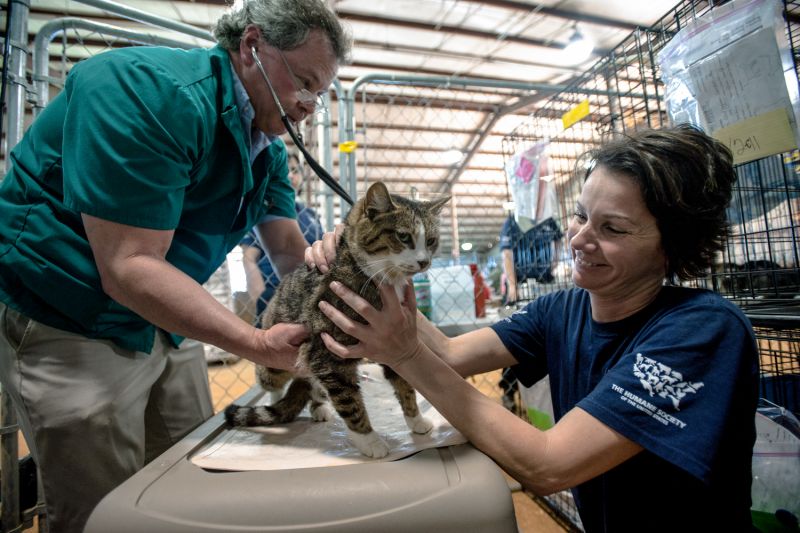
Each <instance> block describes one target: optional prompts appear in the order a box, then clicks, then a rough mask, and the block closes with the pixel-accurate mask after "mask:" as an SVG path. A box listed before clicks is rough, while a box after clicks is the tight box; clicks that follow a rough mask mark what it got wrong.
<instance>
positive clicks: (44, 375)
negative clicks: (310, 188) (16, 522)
mask: <svg viewBox="0 0 800 533" xmlns="http://www.w3.org/2000/svg"><path fill="white" fill-rule="evenodd" d="M214 35H215V36H216V38H217V40H218V44H217V45H216V46H214V47H213V48H209V49H205V48H196V49H192V50H180V49H172V48H161V47H131V48H124V49H117V50H113V51H109V52H106V53H103V54H99V55H97V56H94V57H91V58H89V59H86V60H84V61H82V62H80V63H78V64H77V65H75V66H74V67H73V68H72V71H71V72H70V74H69V76H68V78H67V81H66V84H65V87H64V90H63V91H62V92H61V93H60V94H59V95H58V96H57V97H56V98H55V99H54V100H53V101H52V102H51V103H50V105H48V106H47V108H46V109H45V110H44V111H43V112H42V113H41V115H39V116H38V117H37V119H36V120H35V121H34V123H33V124H32V125H31V127H30V129H29V130H28V131H27V133H26V134H25V136H24V138H23V139H22V141H21V142H20V143H19V145H18V146H17V147H16V148H14V150H13V151H12V152H11V154H10V164H11V165H10V169H9V172H8V174H7V175H6V177H5V178H4V180H3V182H2V185H0V210H2V212H3V215H4V223H3V224H2V225H1V226H0V243H2V244H0V247H2V248H1V249H0V301H2V304H0V321H2V328H0V331H2V333H0V379H2V385H3V390H4V391H5V392H8V393H9V394H10V395H11V397H12V399H13V400H14V403H15V406H16V408H17V411H18V413H19V415H20V417H19V418H20V423H21V427H22V429H23V433H24V435H25V439H26V441H27V442H28V445H29V446H30V448H31V450H32V452H33V454H34V456H35V459H36V463H37V464H38V466H39V468H40V473H41V479H42V482H43V492H44V500H45V504H46V511H47V521H48V525H49V528H50V530H51V531H56V532H58V533H72V532H80V531H82V530H83V527H84V524H85V523H86V521H87V519H88V517H89V514H90V512H91V511H92V509H93V508H94V506H95V505H96V504H97V503H98V502H99V501H100V499H101V498H102V497H103V496H105V495H106V494H107V493H108V492H110V491H111V490H112V489H113V488H114V487H116V486H117V485H119V484H120V483H122V482H123V481H124V480H125V479H126V478H128V477H129V476H131V475H132V474H134V473H135V472H136V471H137V470H139V469H140V468H142V466H143V465H144V464H145V463H147V462H148V461H150V460H151V459H153V458H155V457H156V456H158V455H159V454H161V452H163V451H165V450H166V449H167V448H168V447H169V446H171V445H172V444H173V443H175V442H177V441H178V440H179V439H181V438H182V437H183V436H184V435H186V434H187V433H188V432H189V431H191V430H192V429H193V428H195V427H196V426H198V425H199V424H200V423H202V422H203V421H204V420H206V419H207V418H208V417H209V416H211V414H212V404H211V399H210V394H209V387H208V376H207V371H206V364H205V359H204V354H203V346H202V344H200V342H198V341H201V342H205V343H210V344H213V345H215V346H217V347H219V348H220V349H222V350H224V351H227V352H230V353H233V354H236V355H239V356H242V357H245V358H247V359H250V360H252V361H254V362H256V363H259V364H262V365H267V366H270V367H275V368H284V369H291V368H293V367H294V365H295V362H296V358H297V347H298V345H299V343H300V342H302V340H303V339H304V338H305V337H306V336H307V334H308V333H307V329H306V328H305V327H304V326H302V325H298V324H278V325H276V326H274V327H272V328H269V329H267V330H262V329H258V328H255V327H253V326H251V325H249V324H246V323H245V322H244V321H242V320H241V319H239V318H238V317H237V316H236V315H235V314H234V313H233V312H231V311H229V310H228V309H227V308H225V307H224V306H223V305H222V304H221V303H219V302H218V301H216V300H215V299H214V298H213V297H212V296H211V295H210V294H209V293H208V292H207V291H206V290H204V289H203V287H202V285H201V284H202V283H203V282H205V281H206V280H207V279H208V277H209V276H210V275H211V274H212V273H213V272H214V271H215V270H216V269H217V268H218V267H219V265H220V264H221V263H222V262H223V261H224V260H225V257H226V254H227V253H228V252H229V251H230V250H231V249H232V248H234V247H235V246H236V245H237V244H238V243H239V241H240V240H241V238H242V236H244V234H245V233H246V232H247V231H248V230H250V229H251V228H252V227H253V225H254V224H256V223H257V222H259V221H261V220H265V221H264V222H263V223H261V224H259V227H258V232H259V234H260V238H261V242H262V243H264V245H265V246H266V247H267V249H268V250H269V254H270V258H271V259H272V262H273V265H275V268H276V270H277V271H278V272H279V273H286V272H289V271H290V270H292V269H294V268H295V267H296V266H297V265H298V264H302V259H303V250H304V248H305V247H306V242H305V240H304V239H303V236H302V234H301V232H300V228H299V226H298V224H297V221H296V220H295V217H296V214H295V209H294V196H295V195H294V190H293V189H292V186H291V184H290V182H289V179H288V177H287V173H288V172H287V171H288V169H287V163H286V147H285V145H284V144H283V142H282V141H281V140H280V139H279V138H278V136H279V135H282V134H283V133H285V131H286V127H285V125H284V123H283V122H282V120H281V115H280V113H279V106H278V104H277V102H280V103H281V104H282V107H283V108H284V109H285V110H286V113H287V115H288V118H289V120H290V121H292V122H295V123H297V122H300V121H302V120H303V119H305V118H306V117H307V116H309V115H310V114H312V113H314V111H315V109H316V107H317V105H318V103H319V101H320V95H322V94H324V93H326V92H327V91H328V89H329V86H330V84H331V82H332V80H333V79H334V77H335V76H336V73H337V70H338V66H339V65H340V64H342V63H344V62H345V61H346V60H347V56H348V55H349V50H350V46H351V40H350V37H349V36H348V35H347V32H346V31H345V29H344V28H343V26H342V24H341V22H340V21H339V20H338V19H337V18H336V15H335V14H334V13H333V12H332V11H331V10H330V9H329V8H328V7H327V6H326V5H325V2H323V1H322V0H249V1H247V2H245V3H244V4H243V5H242V6H241V7H239V8H232V9H231V10H230V11H229V12H227V13H226V14H224V15H223V16H222V17H221V18H220V19H219V21H218V23H217V24H216V27H215V30H214ZM273 90H274V91H273ZM265 215H266V216H268V219H264V217H265ZM184 338H186V339H184ZM189 339H192V340H189Z"/></svg>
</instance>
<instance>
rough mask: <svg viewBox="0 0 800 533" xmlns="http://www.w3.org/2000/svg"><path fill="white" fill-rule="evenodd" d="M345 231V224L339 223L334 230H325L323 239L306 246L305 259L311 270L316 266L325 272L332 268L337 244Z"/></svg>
mask: <svg viewBox="0 0 800 533" xmlns="http://www.w3.org/2000/svg"><path fill="white" fill-rule="evenodd" d="M343 231H344V224H337V225H336V228H334V230H333V231H328V232H325V234H323V235H322V239H320V240H318V241H314V242H313V243H312V244H311V246H309V247H308V248H306V250H305V252H304V257H303V260H304V262H305V264H306V266H307V267H308V268H309V270H311V269H314V268H316V269H318V270H319V271H320V272H322V273H323V274H324V273H326V272H327V271H328V270H330V265H331V264H333V262H334V260H336V245H337V244H339V239H341V238H342V232H343Z"/></svg>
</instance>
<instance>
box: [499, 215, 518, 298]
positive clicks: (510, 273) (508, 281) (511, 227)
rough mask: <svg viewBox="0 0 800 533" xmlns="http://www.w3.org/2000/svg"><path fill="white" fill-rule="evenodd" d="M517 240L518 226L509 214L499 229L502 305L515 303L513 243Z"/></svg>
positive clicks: (515, 279) (515, 278)
mask: <svg viewBox="0 0 800 533" xmlns="http://www.w3.org/2000/svg"><path fill="white" fill-rule="evenodd" d="M518 238H519V226H517V224H516V223H515V222H514V215H513V214H509V215H508V216H507V217H506V219H505V221H504V222H503V227H502V228H501V229H500V254H501V256H502V259H503V263H502V264H503V276H504V278H505V279H504V281H503V285H502V286H503V289H504V290H503V295H504V296H503V305H514V304H515V303H517V271H516V270H515V268H514V243H515V242H516V241H517V239H518Z"/></svg>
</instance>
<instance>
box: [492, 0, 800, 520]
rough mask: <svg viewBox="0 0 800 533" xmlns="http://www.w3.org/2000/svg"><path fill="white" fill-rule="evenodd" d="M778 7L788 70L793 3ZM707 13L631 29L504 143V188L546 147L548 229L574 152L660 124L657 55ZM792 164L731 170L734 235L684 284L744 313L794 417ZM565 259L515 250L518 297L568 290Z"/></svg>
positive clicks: (796, 10) (798, 5) (574, 172)
mask: <svg viewBox="0 0 800 533" xmlns="http://www.w3.org/2000/svg"><path fill="white" fill-rule="evenodd" d="M717 3H722V2H717ZM783 4H784V17H785V19H786V29H787V35H788V37H789V42H790V45H791V50H792V55H793V58H794V66H795V72H796V73H797V72H800V71H798V67H799V66H800V61H798V58H800V2H795V1H787V0H784V2H783ZM713 7H714V2H708V1H699V0H685V1H684V2H682V3H680V4H678V5H677V6H676V7H675V8H673V9H672V10H671V11H670V12H669V13H667V14H666V15H665V16H664V17H663V18H662V19H661V20H660V21H659V22H657V23H656V24H654V25H653V26H652V27H650V28H640V29H637V30H636V31H634V32H633V33H632V34H631V35H630V36H628V37H627V38H626V39H625V40H624V41H623V42H622V43H620V45H618V46H617V47H616V48H614V49H613V50H612V51H611V52H610V53H609V54H608V55H607V56H605V57H603V58H602V59H600V60H599V61H597V62H596V63H595V64H594V65H593V66H592V67H591V68H590V69H589V70H588V71H587V72H585V73H584V74H582V75H581V76H579V77H578V78H577V79H576V80H574V81H573V82H572V83H571V84H570V85H569V86H568V87H567V89H565V90H564V91H561V92H559V93H557V94H555V95H553V96H552V97H550V98H549V99H547V100H546V101H544V102H543V104H542V105H541V107H540V108H539V109H538V110H537V111H536V112H534V113H533V114H532V115H531V117H530V119H529V120H528V121H527V122H526V123H524V124H522V125H521V126H519V127H517V128H516V129H515V130H514V131H513V132H512V133H511V134H510V135H507V136H505V137H504V138H503V141H502V147H503V155H504V159H505V162H506V173H507V177H508V180H509V185H510V186H511V187H512V188H513V186H514V180H515V179H517V176H515V174H514V169H515V168H517V160H516V159H515V158H520V157H524V156H525V154H526V153H528V154H530V153H531V151H532V147H534V146H536V145H537V144H546V146H547V150H546V159H542V158H540V159H539V160H533V164H538V165H540V167H541V168H540V169H539V171H540V172H539V174H538V176H539V180H540V181H546V182H547V183H549V184H550V185H549V186H550V187H553V188H554V191H555V197H556V199H557V202H556V203H557V207H556V208H555V209H554V210H553V213H552V220H551V222H552V224H553V226H552V227H554V228H556V229H558V230H559V231H560V232H564V233H565V232H566V228H567V224H568V222H569V219H570V218H571V215H572V213H573V209H574V206H575V202H576V200H577V198H578V195H579V191H580V186H581V178H580V176H582V171H583V168H581V162H582V160H581V155H582V154H583V153H585V152H586V151H587V150H589V149H591V148H592V147H594V146H596V145H598V144H601V143H602V142H604V141H605V140H607V139H608V138H610V137H611V136H613V135H616V134H624V133H628V132H632V131H636V130H639V129H644V128H659V127H662V126H666V125H667V122H668V118H667V110H666V105H665V100H664V93H665V86H664V83H663V81H662V76H661V71H660V67H659V66H658V64H657V61H656V56H657V54H658V52H659V51H661V50H662V49H663V48H664V47H665V46H666V44H667V43H668V42H669V41H670V40H671V39H672V38H673V37H674V36H675V35H676V34H677V32H678V31H679V30H680V29H681V28H683V27H684V26H686V25H687V23H689V22H691V21H692V20H694V19H695V18H697V17H700V16H702V15H704V14H706V13H708V12H709V11H710V10H711V9H713ZM799 163H800V152H798V151H797V150H795V151H792V152H788V153H784V154H780V155H774V156H770V157H767V158H764V159H760V160H756V161H753V162H750V163H746V164H741V165H737V168H736V170H737V175H738V182H737V184H736V187H735V189H734V198H733V200H732V204H731V206H730V209H729V213H728V214H729V219H730V221H731V224H732V235H731V237H730V238H729V239H728V241H727V243H726V246H725V249H724V250H723V252H722V253H721V254H719V258H718V261H717V263H716V264H715V266H714V268H713V269H712V271H711V272H709V273H708V275H707V276H706V277H704V278H701V279H696V280H692V281H691V282H689V284H690V285H693V286H698V287H705V288H709V289H712V290H715V291H717V292H719V293H720V294H722V295H724V296H725V297H726V298H728V299H730V300H731V301H733V302H734V303H736V304H737V305H739V306H740V307H741V308H742V309H743V310H744V311H745V313H746V314H747V315H748V317H749V318H750V320H751V322H752V323H753V326H754V330H755V333H756V338H757V340H758V343H759V348H760V358H761V376H762V379H761V391H760V392H761V396H762V397H764V398H766V399H768V400H771V401H772V402H774V403H776V404H778V405H781V406H783V407H786V408H787V409H789V410H791V411H793V412H794V413H795V414H797V413H798V410H800V402H798V396H800V394H799V393H798V390H800V359H799V357H800V342H798V339H800V268H799V267H800V257H799V256H798V236H800V235H799V234H800V168H798V164H799ZM515 201H516V198H515ZM534 222H536V223H539V224H541V223H542V220H535V221H534ZM529 231H532V230H529ZM568 250H569V246H568V242H567V241H566V236H565V235H564V236H563V237H562V238H561V239H558V240H556V241H554V242H552V243H550V244H549V245H548V246H542V242H541V241H534V240H531V239H529V240H528V241H527V242H526V241H525V240H524V239H519V240H518V241H517V244H516V246H515V248H514V252H515V253H514V259H515V270H516V271H517V272H522V273H527V274H524V275H523V276H522V277H519V276H518V280H517V283H518V287H517V294H518V295H519V296H520V299H522V300H532V299H534V298H537V297H538V296H541V295H544V294H547V293H549V292H552V291H554V290H558V289H562V288H567V287H569V286H571V273H572V271H571V269H572V267H571V263H570V256H569V251H568ZM543 264H548V265H549V268H550V271H551V272H552V275H550V276H547V277H541V276H540V277H537V276H535V275H530V273H535V272H536V271H537V267H541V265H543ZM547 501H548V502H549V503H550V505H551V506H553V507H554V508H555V510H556V511H557V512H558V513H560V514H561V515H562V516H564V517H566V518H567V519H569V520H571V521H572V523H573V525H575V527H579V524H578V522H577V520H575V519H576V518H577V513H576V511H575V509H574V506H573V505H572V503H571V502H569V501H567V500H565V499H564V498H563V497H561V496H560V495H555V496H553V497H549V498H547ZM573 518H575V519H573Z"/></svg>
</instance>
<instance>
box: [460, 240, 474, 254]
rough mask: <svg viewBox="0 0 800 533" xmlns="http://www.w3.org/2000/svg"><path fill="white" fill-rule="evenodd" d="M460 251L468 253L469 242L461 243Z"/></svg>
mask: <svg viewBox="0 0 800 533" xmlns="http://www.w3.org/2000/svg"><path fill="white" fill-rule="evenodd" d="M461 249H462V250H464V251H465V252H469V251H470V250H472V243H471V242H462V243H461Z"/></svg>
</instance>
